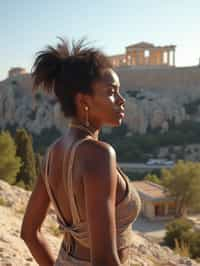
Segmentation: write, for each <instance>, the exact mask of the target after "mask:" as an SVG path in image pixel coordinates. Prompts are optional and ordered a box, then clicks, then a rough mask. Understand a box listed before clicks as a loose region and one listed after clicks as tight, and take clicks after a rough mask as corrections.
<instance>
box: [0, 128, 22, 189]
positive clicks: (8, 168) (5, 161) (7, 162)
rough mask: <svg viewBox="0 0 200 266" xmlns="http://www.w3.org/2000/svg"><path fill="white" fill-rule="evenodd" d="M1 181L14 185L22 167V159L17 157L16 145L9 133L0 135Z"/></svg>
mask: <svg viewBox="0 0 200 266" xmlns="http://www.w3.org/2000/svg"><path fill="white" fill-rule="evenodd" d="M0 151H1V152H0V179H3V180H5V181H7V182H8V183H9V184H13V183H14V182H15V179H16V175H17V173H18V172H19V170H20V167H21V159H20V157H17V156H16V145H15V142H14V140H13V138H12V137H11V135H10V133H9V132H8V131H2V132H1V133H0Z"/></svg>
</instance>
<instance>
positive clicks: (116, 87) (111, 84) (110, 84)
mask: <svg viewBox="0 0 200 266" xmlns="http://www.w3.org/2000/svg"><path fill="white" fill-rule="evenodd" d="M108 86H110V87H112V88H114V89H119V87H120V86H118V85H115V84H113V83H108Z"/></svg>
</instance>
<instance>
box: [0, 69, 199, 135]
mask: <svg viewBox="0 0 200 266" xmlns="http://www.w3.org/2000/svg"><path fill="white" fill-rule="evenodd" d="M121 86H122V93H123V94H124V96H125V98H126V117H125V123H126V124H127V126H128V128H129V130H130V131H132V132H137V133H140V134H144V133H146V132H147V131H148V129H156V128H158V129H160V130H161V131H162V132H165V131H167V130H168V129H169V128H170V126H171V124H175V125H178V124H180V123H181V122H182V121H184V120H188V119H189V120H195V121H199V117H200V116H199V115H200V87H198V86H197V87H195V88H188V89H186V88H183V89H182V90H181V89H180V88H179V89H177V88H174V87H169V88H165V89H162V88H161V89H158V88H157V87H156V88H152V87H149V89H147V88H145V89H143V88H141V87H138V88H137V89H135V88H134V86H133V89H130V88H128V89H127V88H126V87H123V82H121ZM165 86H166V84H165ZM31 88H32V82H31V78H30V75H29V74H21V75H18V76H14V77H10V78H9V79H7V80H5V81H2V82H0V128H2V129H4V128H5V127H6V126H7V125H17V126H19V127H26V128H27V129H28V130H29V131H30V132H32V133H35V134H38V135H39V134H40V132H41V131H42V129H45V128H51V127H52V126H56V127H57V129H59V130H60V131H61V132H63V131H64V130H65V128H66V125H67V121H66V119H65V118H64V116H63V114H62V112H61V111H60V105H59V103H58V102H57V101H56V99H55V98H54V97H53V96H48V95H45V94H44V93H42V92H40V91H38V92H37V93H35V94H33V93H32V90H31ZM194 107H195V108H196V109H195V108H194Z"/></svg>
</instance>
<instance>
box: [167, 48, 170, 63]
mask: <svg viewBox="0 0 200 266" xmlns="http://www.w3.org/2000/svg"><path fill="white" fill-rule="evenodd" d="M167 64H168V66H169V65H170V54H169V50H168V51H167Z"/></svg>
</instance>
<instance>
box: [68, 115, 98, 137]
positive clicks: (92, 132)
mask: <svg viewBox="0 0 200 266" xmlns="http://www.w3.org/2000/svg"><path fill="white" fill-rule="evenodd" d="M69 127H71V128H78V129H79V130H82V131H85V132H87V133H88V134H89V135H90V136H92V137H93V138H94V139H96V140H98V138H99V132H100V128H97V127H94V126H93V125H89V126H86V125H85V124H84V123H83V122H81V121H79V120H77V119H72V120H71V122H70V123H69Z"/></svg>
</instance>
